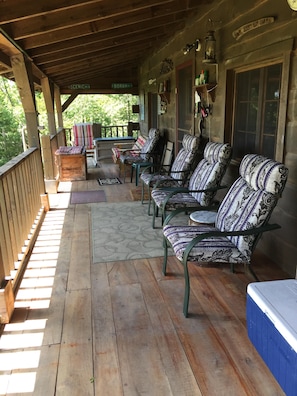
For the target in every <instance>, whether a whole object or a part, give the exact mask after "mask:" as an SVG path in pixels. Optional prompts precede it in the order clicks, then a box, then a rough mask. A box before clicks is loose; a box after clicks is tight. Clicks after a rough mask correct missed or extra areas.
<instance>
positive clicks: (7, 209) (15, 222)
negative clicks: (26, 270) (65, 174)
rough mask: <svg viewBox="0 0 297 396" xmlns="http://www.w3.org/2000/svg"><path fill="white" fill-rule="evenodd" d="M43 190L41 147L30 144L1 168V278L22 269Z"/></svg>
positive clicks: (0, 279)
mask: <svg viewBox="0 0 297 396" xmlns="http://www.w3.org/2000/svg"><path fill="white" fill-rule="evenodd" d="M44 191H45V190H44V179H43V171H42V163H41V156H40V151H39V149H37V148H30V149H28V150H27V151H26V152H24V153H22V154H20V155H19V156H17V157H16V158H14V159H12V160H11V161H9V162H8V163H7V164H5V165H3V166H2V167H1V168H0V282H1V281H2V280H3V279H4V278H5V277H8V278H9V277H11V276H12V273H13V272H14V271H16V272H19V271H21V270H22V268H21V264H22V263H23V262H24V255H25V253H26V251H28V249H29V246H30V240H31V239H32V235H33V234H34V228H35V227H36V226H37V225H36V224H37V223H36V220H37V219H38V218H39V217H40V214H41V211H42V207H41V199H40V195H41V194H44ZM13 277H14V279H16V277H17V275H16V274H14V276H13Z"/></svg>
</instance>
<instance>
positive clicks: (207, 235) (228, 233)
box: [183, 224, 281, 263]
mask: <svg viewBox="0 0 297 396" xmlns="http://www.w3.org/2000/svg"><path fill="white" fill-rule="evenodd" d="M278 228H281V226H280V225H279V224H265V225H263V226H261V227H254V228H249V229H248V230H239V231H219V230H217V231H210V232H207V233H204V234H201V235H198V236H197V237H195V238H194V239H192V241H191V242H189V243H188V245H187V247H186V249H185V252H184V257H183V261H184V263H185V262H186V261H187V260H188V256H189V254H190V253H191V251H192V249H193V248H194V246H195V245H197V243H199V242H201V241H202V240H204V239H208V238H213V237H217V236H243V235H259V234H262V233H263V232H266V231H272V230H276V229H278Z"/></svg>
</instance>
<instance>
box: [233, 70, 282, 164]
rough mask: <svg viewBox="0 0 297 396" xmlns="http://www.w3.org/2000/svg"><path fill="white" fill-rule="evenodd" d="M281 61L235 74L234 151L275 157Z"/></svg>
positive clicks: (236, 153) (238, 156)
mask: <svg viewBox="0 0 297 396" xmlns="http://www.w3.org/2000/svg"><path fill="white" fill-rule="evenodd" d="M281 79H282V64H280V63H278V64H274V65H270V66H266V67H262V68H257V69H253V70H249V71H244V72H238V73H236V75H235V92H236V94H235V113H234V133H233V150H234V151H233V152H234V158H236V159H239V160H240V159H241V158H242V157H243V156H244V155H245V154H246V153H258V154H262V155H264V156H266V157H269V158H275V151H276V142H277V131H278V116H279V106H280V89H281Z"/></svg>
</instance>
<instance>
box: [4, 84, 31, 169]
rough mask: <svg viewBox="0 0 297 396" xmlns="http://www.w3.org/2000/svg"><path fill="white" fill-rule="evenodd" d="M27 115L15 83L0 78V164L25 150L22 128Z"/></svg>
mask: <svg viewBox="0 0 297 396" xmlns="http://www.w3.org/2000/svg"><path fill="white" fill-rule="evenodd" d="M24 121H25V116H24V112H23V108H22V105H21V103H20V100H19V93H18V90H17V88H16V86H15V84H14V83H12V82H10V81H9V80H7V79H5V78H2V77H1V78H0V166H1V165H3V164H5V163H6V162H8V161H9V160H11V159H12V158H14V157H16V156H17V155H18V154H20V153H21V152H22V151H23V145H22V137H21V128H22V126H23V125H24V123H25V122H24Z"/></svg>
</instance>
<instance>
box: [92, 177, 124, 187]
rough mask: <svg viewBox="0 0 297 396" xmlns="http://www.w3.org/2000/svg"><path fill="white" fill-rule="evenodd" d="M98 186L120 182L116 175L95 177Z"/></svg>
mask: <svg viewBox="0 0 297 396" xmlns="http://www.w3.org/2000/svg"><path fill="white" fill-rule="evenodd" d="M97 180H98V183H99V184H100V186H111V185H113V184H122V182H121V180H120V179H119V178H118V177H108V178H106V179H97Z"/></svg>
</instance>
